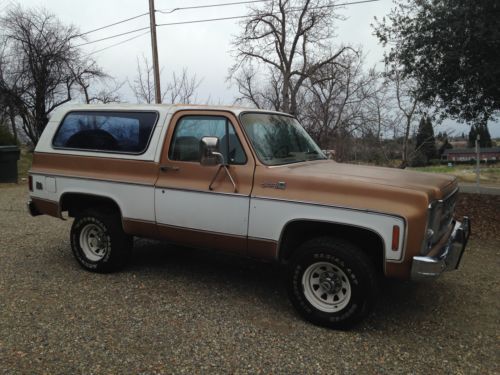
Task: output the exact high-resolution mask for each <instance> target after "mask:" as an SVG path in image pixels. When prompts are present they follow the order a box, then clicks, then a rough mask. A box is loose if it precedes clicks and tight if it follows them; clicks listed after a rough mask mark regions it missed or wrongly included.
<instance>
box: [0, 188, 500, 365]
mask: <svg viewBox="0 0 500 375" xmlns="http://www.w3.org/2000/svg"><path fill="white" fill-rule="evenodd" d="M26 194H27V193H26V187H25V186H3V187H0V372H2V373H8V374H11V373H50V374H59V373H61V374H63V373H64V374H69V373H144V374H149V373H346V374H350V373H352V374H354V373H356V374H358V373H369V374H373V373H390V374H393V373H425V374H428V373H431V371H432V372H437V373H450V374H471V373H481V374H486V373H497V374H498V373H499V372H500V369H499V362H498V359H499V358H500V350H499V346H500V345H499V343H500V340H499V339H500V331H499V313H498V312H499V311H500V299H499V298H498V297H499V295H500V293H499V292H500V288H499V285H500V283H499V281H500V276H499V272H498V271H499V248H500V240H498V239H496V240H495V239H493V240H487V241H486V240H482V241H478V240H475V239H474V238H472V240H471V243H470V246H469V249H468V251H467V253H466V254H465V255H464V259H463V262H462V267H461V269H460V270H459V271H458V272H454V273H448V274H446V275H445V276H443V277H442V278H440V279H439V280H437V281H436V282H433V283H427V284H426V283H422V284H412V283H401V282H391V283H389V282H387V283H386V284H384V287H383V294H382V296H381V299H380V303H379V305H378V307H377V309H376V310H375V312H374V313H373V314H372V315H371V316H370V317H369V318H368V319H367V320H366V321H365V322H364V323H362V324H360V325H359V326H357V327H356V328H355V329H354V330H352V331H349V332H339V331H332V330H328V329H324V328H319V327H316V326H313V325H311V324H309V323H306V322H304V321H302V320H301V319H300V318H299V317H298V316H297V314H296V313H295V312H294V310H293V308H292V306H291V304H290V303H289V302H288V299H287V297H286V293H285V288H284V286H283V283H282V282H281V280H282V276H283V273H282V271H281V269H280V268H279V267H277V266H276V265H271V264H259V263H256V262H253V261H249V260H243V259H239V258H236V257H229V256H221V255H218V254H214V253H211V252H203V251H198V250H189V249H184V248H179V247H172V246H168V245H166V244H162V243H158V242H152V241H145V240H137V241H136V244H135V248H136V251H135V252H134V259H133V262H132V264H131V265H130V266H129V267H127V268H126V269H125V270H124V271H123V272H120V273H116V274H111V275H98V274H92V273H89V272H85V271H83V270H81V269H80V268H79V266H78V265H77V263H76V261H74V260H73V258H72V255H71V251H70V248H69V241H68V231H69V227H70V224H71V223H70V221H66V222H64V221H61V220H57V219H54V218H50V217H37V218H31V217H30V216H29V215H28V214H27V213H26V211H25V207H24V202H25V199H26ZM499 229H500V228H499Z"/></svg>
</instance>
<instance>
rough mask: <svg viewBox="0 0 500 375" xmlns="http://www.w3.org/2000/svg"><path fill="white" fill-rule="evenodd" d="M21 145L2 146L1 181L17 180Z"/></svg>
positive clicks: (0, 154) (0, 160) (0, 150)
mask: <svg viewBox="0 0 500 375" xmlns="http://www.w3.org/2000/svg"><path fill="white" fill-rule="evenodd" d="M19 155H20V151H19V147H17V146H0V182H17V161H18V160H19Z"/></svg>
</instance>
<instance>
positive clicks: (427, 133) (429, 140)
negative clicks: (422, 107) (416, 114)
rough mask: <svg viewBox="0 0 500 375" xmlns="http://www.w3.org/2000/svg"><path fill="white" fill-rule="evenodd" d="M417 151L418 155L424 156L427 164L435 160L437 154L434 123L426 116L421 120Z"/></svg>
mask: <svg viewBox="0 0 500 375" xmlns="http://www.w3.org/2000/svg"><path fill="white" fill-rule="evenodd" d="M415 150H416V151H417V153H420V154H421V155H423V156H424V157H425V159H426V161H427V162H428V161H429V160H430V159H433V158H435V157H436V154H437V152H436V139H435V138H434V129H433V127H432V122H431V119H430V118H429V117H427V116H425V115H424V116H423V117H422V119H421V120H420V124H419V126H418V132H417V140H416V145H415Z"/></svg>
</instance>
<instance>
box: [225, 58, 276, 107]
mask: <svg viewBox="0 0 500 375" xmlns="http://www.w3.org/2000/svg"><path fill="white" fill-rule="evenodd" d="M233 80H234V81H235V82H236V85H237V86H238V91H239V93H240V95H239V96H238V97H237V98H236V100H235V102H236V103H243V104H245V103H250V104H251V105H253V106H255V107H256V108H259V109H271V110H275V111H279V110H280V108H281V106H282V105H281V103H282V101H281V91H282V86H283V81H282V80H281V77H280V74H279V72H278V71H276V69H273V68H272V67H271V68H269V74H268V76H267V80H266V81H267V82H266V84H264V85H262V84H260V82H259V76H258V73H257V71H256V70H255V68H254V67H253V65H251V64H248V66H244V67H242V68H241V69H240V70H239V71H238V72H237V73H236V74H235V75H234V76H233Z"/></svg>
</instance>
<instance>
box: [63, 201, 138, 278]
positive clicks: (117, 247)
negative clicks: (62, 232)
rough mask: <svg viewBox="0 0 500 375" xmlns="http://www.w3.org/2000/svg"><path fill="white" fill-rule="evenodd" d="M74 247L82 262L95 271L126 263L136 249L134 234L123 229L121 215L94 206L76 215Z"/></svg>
mask: <svg viewBox="0 0 500 375" xmlns="http://www.w3.org/2000/svg"><path fill="white" fill-rule="evenodd" d="M70 236H71V249H72V250H73V255H74V256H75V258H76V260H77V261H78V263H79V264H80V265H81V266H82V267H83V268H85V269H86V270H89V271H93V272H100V273H106V272H112V271H115V270H118V269H119V268H121V267H123V266H124V265H125V263H126V261H127V260H128V257H129V255H130V253H131V250H132V237H130V236H128V235H127V234H125V232H124V231H123V228H122V225H121V220H120V216H119V215H117V214H114V213H106V212H101V211H99V210H97V209H90V210H87V211H84V212H82V213H81V214H80V215H78V216H77V217H76V218H75V221H74V222H73V225H72V227H71V235H70Z"/></svg>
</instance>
